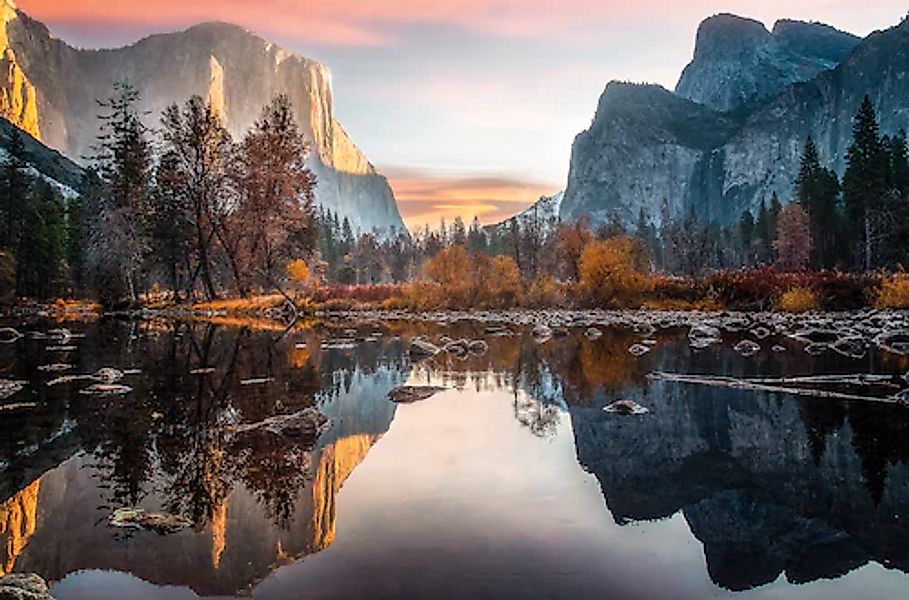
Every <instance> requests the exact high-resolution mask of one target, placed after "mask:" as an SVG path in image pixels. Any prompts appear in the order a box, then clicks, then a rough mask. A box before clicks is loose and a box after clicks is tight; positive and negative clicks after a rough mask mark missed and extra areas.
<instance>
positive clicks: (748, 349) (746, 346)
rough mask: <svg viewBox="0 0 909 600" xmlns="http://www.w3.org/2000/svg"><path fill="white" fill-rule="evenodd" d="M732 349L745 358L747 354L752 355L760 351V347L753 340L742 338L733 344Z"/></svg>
mask: <svg viewBox="0 0 909 600" xmlns="http://www.w3.org/2000/svg"><path fill="white" fill-rule="evenodd" d="M733 350H735V351H736V352H738V353H739V354H741V355H742V356H744V357H746V358H747V357H749V356H754V355H755V354H757V353H758V352H760V351H761V347H760V346H759V345H758V344H757V343H756V342H753V341H751V340H742V341H741V342H739V343H738V344H736V345H735V346H733Z"/></svg>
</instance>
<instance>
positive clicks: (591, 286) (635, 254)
mask: <svg viewBox="0 0 909 600" xmlns="http://www.w3.org/2000/svg"><path fill="white" fill-rule="evenodd" d="M578 270H579V277H580V283H581V289H582V290H583V291H584V292H585V293H586V294H587V295H588V297H589V298H590V299H591V300H592V301H594V302H595V303H597V304H607V305H610V306H628V305H636V304H640V301H641V296H642V295H643V294H644V293H646V292H647V291H649V290H650V289H651V287H652V285H651V282H650V280H649V278H648V276H647V271H648V270H649V265H648V261H647V256H646V253H645V251H644V248H643V247H642V246H641V243H640V242H639V241H638V240H636V239H635V238H632V237H628V236H618V237H613V238H609V239H606V240H594V241H592V242H590V243H588V244H587V245H586V246H585V247H584V251H583V252H582V253H581V260H580V264H579V269H578Z"/></svg>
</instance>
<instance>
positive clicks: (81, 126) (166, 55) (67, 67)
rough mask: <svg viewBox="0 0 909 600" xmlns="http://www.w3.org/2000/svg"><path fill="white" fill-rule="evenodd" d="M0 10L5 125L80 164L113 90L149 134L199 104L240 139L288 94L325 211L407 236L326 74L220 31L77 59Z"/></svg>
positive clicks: (38, 29)
mask: <svg viewBox="0 0 909 600" xmlns="http://www.w3.org/2000/svg"><path fill="white" fill-rule="evenodd" d="M0 2H2V8H0V18H2V26H0V67H2V71H0V73H2V77H0V116H3V117H5V118H6V119H8V120H9V121H11V122H13V123H15V124H16V125H18V126H19V127H20V128H22V129H24V130H25V131H27V132H28V133H30V134H31V135H32V136H34V137H35V138H37V139H39V140H41V141H42V142H43V143H45V144H46V145H48V146H50V147H52V148H55V149H57V150H60V151H61V152H63V153H65V154H67V155H69V156H71V157H73V158H75V159H77V160H84V157H86V156H87V155H89V154H90V153H91V146H92V144H93V143H94V140H95V136H96V134H97V127H98V125H97V119H96V115H97V112H98V107H97V104H96V99H98V98H104V97H106V96H108V95H110V93H111V90H112V85H113V83H114V82H116V81H128V82H130V83H131V84H132V85H133V86H135V87H136V88H137V89H138V90H140V92H141V94H142V99H141V106H140V109H141V110H142V111H147V113H148V117H147V119H148V124H149V125H153V126H154V125H157V119H158V118H159V116H160V114H161V111H162V110H163V109H164V108H165V107H166V106H167V105H169V104H171V103H173V102H183V101H185V100H186V99H188V98H189V97H190V96H192V95H194V94H198V95H200V96H202V97H204V98H207V99H209V100H210V101H211V102H212V103H213V104H214V105H215V106H216V107H217V108H218V110H219V111H220V112H221V114H222V116H223V118H224V120H225V123H226V125H227V127H228V129H229V130H230V131H231V133H232V134H233V135H234V136H240V135H242V134H243V133H244V132H245V131H246V130H247V129H248V128H249V127H250V125H252V123H253V122H254V121H255V119H256V118H257V117H258V115H259V112H260V111H261V109H262V107H263V106H264V105H265V104H266V103H267V102H268V101H269V100H270V99H271V98H272V97H273V96H275V95H276V94H287V95H288V96H289V97H290V99H291V101H292V102H293V105H294V108H295V111H296V116H297V120H298V122H299V123H300V124H301V126H302V128H303V130H304V132H305V133H306V135H307V137H308V138H309V139H310V140H311V142H312V157H311V162H310V164H311V168H312V169H313V171H314V172H315V173H316V175H317V177H318V187H317V190H316V199H317V201H318V202H319V204H321V205H322V206H324V207H326V208H329V209H331V210H332V211H334V212H337V213H338V214H339V215H341V216H342V217H343V216H346V217H348V218H349V219H350V221H351V224H352V225H353V226H354V228H356V229H359V230H364V231H369V230H373V229H376V230H381V231H384V232H386V233H387V232H390V231H391V230H395V229H403V228H404V225H403V221H402V220H401V216H400V214H399V213H398V208H397V205H396V203H395V199H394V195H393V193H392V190H391V188H390V187H389V185H388V182H387V181H386V179H385V178H384V177H383V176H382V175H381V174H380V173H379V172H378V171H377V170H376V168H375V167H374V166H373V165H372V164H370V162H369V161H368V160H367V158H366V157H365V156H364V154H363V153H362V152H361V151H360V150H359V148H357V146H356V145H355V144H354V143H353V142H352V141H351V139H350V137H349V136H348V135H347V133H346V132H345V131H344V128H343V127H342V126H341V124H340V123H339V122H338V121H337V119H336V118H335V116H334V105H333V98H332V88H331V74H330V72H329V70H328V69H327V68H326V67H325V66H324V65H322V64H320V63H317V62H315V61H312V60H309V59H307V58H303V57H300V56H297V55H295V54H293V53H291V52H289V51H287V50H284V49H282V48H280V47H278V46H276V45H274V44H272V43H270V42H268V41H267V40H265V39H263V38H261V37H259V36H257V35H255V34H253V33H251V32H249V31H246V30H245V29H243V28H241V27H237V26H235V25H228V24H224V23H205V24H202V25H197V26H195V27H191V28H189V29H187V30H185V31H180V32H175V33H165V34H159V35H153V36H150V37H148V38H145V39H143V40H140V41H138V42H136V43H135V44H132V45H130V46H127V47H124V48H117V49H106V50H85V49H78V48H74V47H72V46H70V45H68V44H67V43H66V42H64V41H62V40H59V39H56V38H54V37H53V36H52V35H51V34H50V32H49V31H48V29H47V27H45V26H44V25H43V24H42V23H40V22H38V21H36V20H34V19H32V18H30V17H29V16H28V15H26V14H25V13H23V12H22V11H21V10H18V9H17V8H16V7H15V5H14V4H13V3H12V2H11V0H0Z"/></svg>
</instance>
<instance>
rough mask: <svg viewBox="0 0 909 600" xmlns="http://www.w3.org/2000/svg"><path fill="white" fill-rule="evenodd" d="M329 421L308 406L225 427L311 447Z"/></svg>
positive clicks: (247, 433) (240, 432)
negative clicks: (293, 411)
mask: <svg viewBox="0 0 909 600" xmlns="http://www.w3.org/2000/svg"><path fill="white" fill-rule="evenodd" d="M330 423H331V422H330V421H329V419H328V417H326V416H325V415H324V414H322V412H321V411H319V410H318V409H316V408H313V407H308V408H304V409H303V410H301V411H298V412H295V413H292V414H289V415H275V416H273V417H269V418H267V419H263V420H262V421H258V422H256V423H247V424H244V425H234V426H231V427H228V428H227V429H228V430H229V431H233V432H236V433H237V434H239V435H244V434H245V435H249V434H265V435H266V436H269V435H270V436H278V437H279V438H283V439H285V440H286V441H290V442H292V443H294V444H296V445H302V446H306V447H311V446H312V445H313V444H315V442H316V441H317V440H318V438H319V436H320V435H322V432H324V431H325V429H326V428H327V427H328V426H329V424H330Z"/></svg>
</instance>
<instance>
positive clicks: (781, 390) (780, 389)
mask: <svg viewBox="0 0 909 600" xmlns="http://www.w3.org/2000/svg"><path fill="white" fill-rule="evenodd" d="M647 377H648V378H649V379H654V380H659V381H669V382H672V383H683V384H690V385H702V386H708V387H720V388H729V389H736V390H745V391H754V392H769V393H774V394H791V395H793V396H808V397H811V398H827V399H833V400H857V401H864V402H878V403H881V404H900V405H901V404H903V403H902V402H900V401H899V400H897V399H896V398H881V397H875V396H863V395H859V394H849V393H846V392H837V391H834V390H818V389H814V388H801V387H793V386H790V385H780V384H775V383H760V380H757V381H752V380H748V379H737V378H735V377H725V376H716V375H688V374H684V373H666V372H662V371H654V372H653V373H650V374H649V375H648V376H647Z"/></svg>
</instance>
